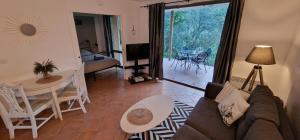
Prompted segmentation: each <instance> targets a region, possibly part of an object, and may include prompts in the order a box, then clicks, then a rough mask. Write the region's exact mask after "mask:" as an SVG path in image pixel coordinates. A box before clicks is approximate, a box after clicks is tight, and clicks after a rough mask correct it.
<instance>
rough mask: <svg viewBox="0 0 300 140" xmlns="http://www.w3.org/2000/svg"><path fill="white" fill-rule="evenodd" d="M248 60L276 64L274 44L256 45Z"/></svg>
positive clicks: (263, 63) (256, 62)
mask: <svg viewBox="0 0 300 140" xmlns="http://www.w3.org/2000/svg"><path fill="white" fill-rule="evenodd" d="M246 61H247V62H249V63H254V64H261V65H273V64H276V62H275V57H274V52H273V49H272V46H267V45H255V47H254V48H253V49H252V51H251V52H250V54H249V55H248V57H247V58H246Z"/></svg>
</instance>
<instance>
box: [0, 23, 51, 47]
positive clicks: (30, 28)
mask: <svg viewBox="0 0 300 140" xmlns="http://www.w3.org/2000/svg"><path fill="white" fill-rule="evenodd" d="M3 31H4V32H6V33H9V34H11V35H13V39H14V40H16V41H17V42H16V43H18V44H17V45H32V43H34V42H35V41H38V40H40V39H42V37H43V36H44V34H45V33H46V32H47V31H48V30H47V28H46V26H44V25H43V24H42V22H41V21H40V18H38V17H25V18H14V17H7V18H5V20H4V27H3Z"/></svg>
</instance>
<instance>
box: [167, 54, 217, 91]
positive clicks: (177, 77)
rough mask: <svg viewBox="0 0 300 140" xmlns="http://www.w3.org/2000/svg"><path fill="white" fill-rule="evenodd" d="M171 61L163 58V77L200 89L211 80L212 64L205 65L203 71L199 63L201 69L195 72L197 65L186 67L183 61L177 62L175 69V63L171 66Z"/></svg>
mask: <svg viewBox="0 0 300 140" xmlns="http://www.w3.org/2000/svg"><path fill="white" fill-rule="evenodd" d="M173 61H174V59H171V60H169V59H168V58H164V61H163V67H164V78H166V79H170V80H174V81H178V82H180V83H185V84H188V85H191V86H195V87H199V88H202V89H205V87H206V84H207V83H208V82H211V80H212V77H213V70H214V69H213V67H212V66H206V71H205V69H204V66H203V65H201V66H200V68H201V69H200V70H198V73H197V74H196V69H197V67H196V66H195V65H191V67H190V68H189V69H186V68H185V66H184V64H183V63H178V65H177V67H176V69H175V64H176V63H174V64H173V66H171V65H172V63H173Z"/></svg>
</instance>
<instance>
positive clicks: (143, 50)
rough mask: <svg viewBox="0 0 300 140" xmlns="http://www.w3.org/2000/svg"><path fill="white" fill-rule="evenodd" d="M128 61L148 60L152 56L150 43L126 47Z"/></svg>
mask: <svg viewBox="0 0 300 140" xmlns="http://www.w3.org/2000/svg"><path fill="white" fill-rule="evenodd" d="M126 55H127V60H128V61H131V60H138V59H148V58H149V55H150V45H149V43H141V44H127V45H126Z"/></svg>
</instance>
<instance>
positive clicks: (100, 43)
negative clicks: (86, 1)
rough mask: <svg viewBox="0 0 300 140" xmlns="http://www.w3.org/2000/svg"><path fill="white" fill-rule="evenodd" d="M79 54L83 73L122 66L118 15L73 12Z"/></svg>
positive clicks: (94, 73)
mask: <svg viewBox="0 0 300 140" xmlns="http://www.w3.org/2000/svg"><path fill="white" fill-rule="evenodd" d="M73 18H74V23H75V28H76V34H77V39H78V44H79V48H78V49H79V50H80V56H81V59H82V61H83V62H84V63H85V73H86V74H90V73H91V74H93V75H94V78H96V73H97V72H99V71H102V70H107V69H110V68H113V67H116V68H117V67H121V68H122V67H123V55H122V52H123V51H122V39H121V24H120V17H119V16H114V15H101V14H87V13H73Z"/></svg>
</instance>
